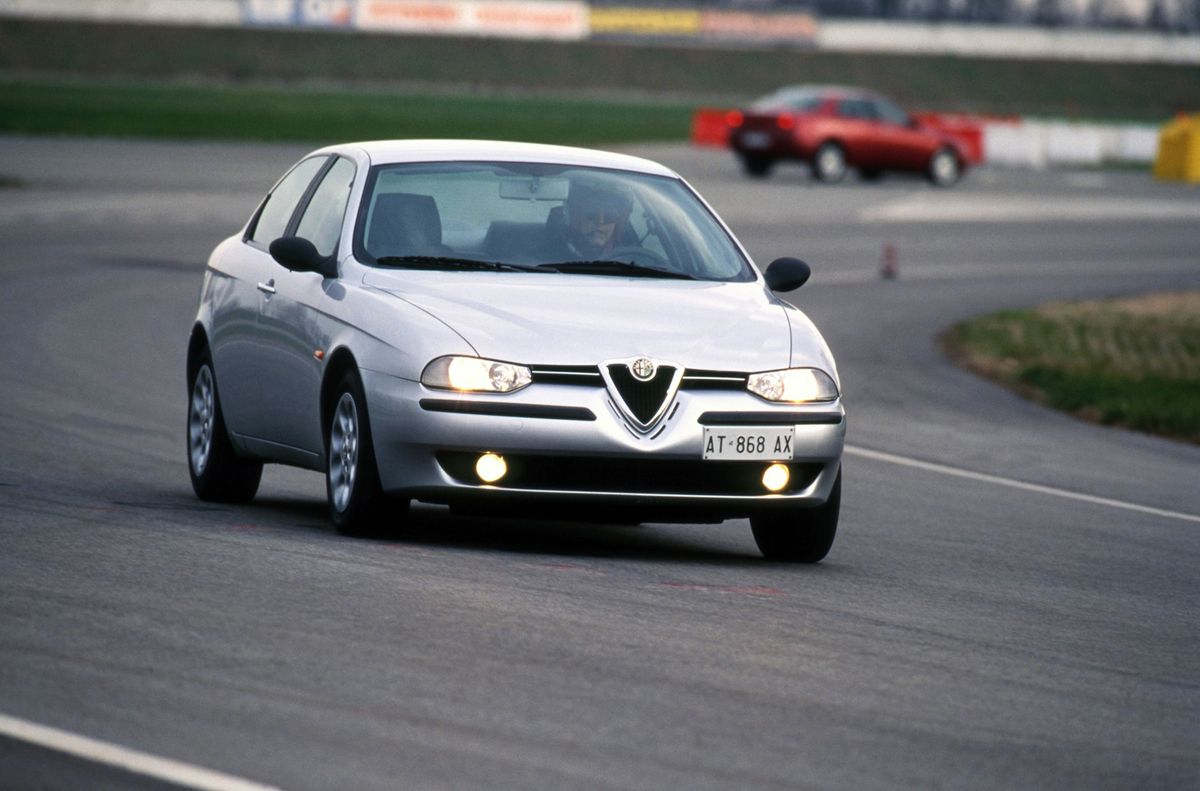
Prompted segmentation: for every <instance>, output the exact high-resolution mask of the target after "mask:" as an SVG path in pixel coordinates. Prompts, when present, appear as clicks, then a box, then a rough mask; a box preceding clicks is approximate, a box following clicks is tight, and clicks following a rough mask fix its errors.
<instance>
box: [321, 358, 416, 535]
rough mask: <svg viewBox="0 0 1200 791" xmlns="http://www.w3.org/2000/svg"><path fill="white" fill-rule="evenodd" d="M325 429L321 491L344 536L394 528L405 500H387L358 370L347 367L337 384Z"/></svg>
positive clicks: (380, 532) (405, 506)
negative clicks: (323, 476)
mask: <svg viewBox="0 0 1200 791" xmlns="http://www.w3.org/2000/svg"><path fill="white" fill-rule="evenodd" d="M326 426H327V428H326V432H325V447H326V453H325V461H326V463H325V493H326V495H327V496H328V498H329V515H330V519H331V520H332V521H333V524H334V527H336V528H337V531H338V532H339V533H341V534H342V535H348V536H361V537H379V536H382V535H386V534H388V533H390V532H393V531H395V530H398V529H399V527H400V526H401V524H402V523H403V521H404V517H405V515H406V512H407V510H408V503H407V502H396V501H393V500H390V499H389V498H388V497H387V496H386V495H385V494H384V493H383V487H382V486H381V485H380V482H379V467H378V466H377V465H376V462H375V445H374V443H373V442H372V440H371V422H370V418H369V417H368V415H367V399H366V397H365V396H364V394H363V387H362V380H361V379H360V378H359V376H358V373H357V372H355V371H353V370H351V371H347V372H346V373H345V374H344V375H343V376H342V379H341V381H340V382H339V383H338V386H337V387H336V388H335V390H334V393H333V397H332V400H331V402H330V404H329V411H328V413H327V424H326Z"/></svg>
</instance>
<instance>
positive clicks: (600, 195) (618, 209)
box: [567, 181, 630, 253]
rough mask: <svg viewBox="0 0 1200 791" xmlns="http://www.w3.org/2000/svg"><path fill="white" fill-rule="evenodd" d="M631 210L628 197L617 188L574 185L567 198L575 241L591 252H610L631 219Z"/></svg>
mask: <svg viewBox="0 0 1200 791" xmlns="http://www.w3.org/2000/svg"><path fill="white" fill-rule="evenodd" d="M629 207H630V200H629V198H628V196H626V195H624V194H623V193H622V192H621V191H620V190H618V189H616V188H614V187H611V186H608V185H604V184H595V183H590V182H581V181H575V182H572V184H571V193H570V195H569V196H568V198H567V211H568V222H569V224H570V227H571V236H572V240H573V241H574V242H576V243H577V244H579V245H580V246H582V247H585V248H586V250H587V252H589V253H596V252H605V251H608V250H611V249H612V248H613V246H614V245H615V243H616V240H617V236H618V234H619V232H620V230H621V228H622V227H623V226H624V224H625V220H626V219H627V218H628V217H629Z"/></svg>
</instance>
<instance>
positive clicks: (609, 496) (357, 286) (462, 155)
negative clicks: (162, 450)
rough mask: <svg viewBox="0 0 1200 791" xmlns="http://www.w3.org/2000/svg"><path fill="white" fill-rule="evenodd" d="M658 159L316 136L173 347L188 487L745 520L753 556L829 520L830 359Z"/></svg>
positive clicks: (783, 554) (335, 514) (837, 429)
mask: <svg viewBox="0 0 1200 791" xmlns="http://www.w3.org/2000/svg"><path fill="white" fill-rule="evenodd" d="M808 276H809V268H808V266H807V265H806V264H804V263H803V262H802V261H799V260H797V259H794V258H781V259H779V260H777V261H775V262H773V263H772V264H771V265H770V266H769V267H767V268H766V270H765V272H764V273H760V272H759V271H758V270H757V269H756V268H755V267H754V266H753V265H752V263H751V261H750V259H749V256H748V255H747V254H746V252H745V250H744V249H743V248H742V247H741V246H740V244H739V243H738V242H737V240H736V239H735V238H734V237H733V235H732V234H731V233H730V231H729V229H728V228H727V227H726V226H725V225H724V224H723V223H722V222H721V220H720V219H719V218H718V217H717V216H716V214H715V213H714V212H713V210H712V209H711V208H710V207H709V206H708V205H707V204H706V203H705V202H704V201H703V199H701V198H700V196H699V195H697V194H696V193H695V192H694V191H693V190H692V189H691V187H689V186H688V184H687V183H686V182H685V181H684V180H683V179H681V178H680V177H679V176H678V175H677V174H675V173H674V172H672V171H670V170H669V169H667V168H665V167H663V166H661V165H658V164H656V163H654V162H650V161H647V160H644V159H638V158H634V157H629V156H623V155H618V154H611V153H604V152H599V151H590V150H584V149H575V148H563V147H555V146H540V145H528V144H517V143H495V142H480V141H390V142H386V141H385V142H373V143H356V144H347V145H339V146H331V147H329V148H323V149H321V150H319V151H315V152H313V153H312V154H310V155H309V156H307V157H305V158H304V159H302V160H301V161H300V162H298V163H297V164H296V165H295V166H294V167H293V168H292V169H291V170H289V171H288V172H287V173H286V174H285V175H284V176H283V178H281V179H280V180H279V182H278V183H277V184H276V185H275V186H274V188H273V189H272V190H271V191H270V192H269V193H268V194H267V196H266V197H265V198H264V199H263V201H262V203H261V204H260V205H259V207H258V209H257V210H256V211H255V212H254V214H253V216H251V217H250V219H249V221H248V222H247V223H246V226H245V227H244V228H243V229H242V230H241V231H240V232H239V233H237V234H236V235H234V236H231V237H230V238H228V239H226V240H224V241H223V242H221V243H220V244H219V245H218V246H217V248H216V249H215V250H214V251H213V253H212V255H211V257H210V258H209V261H208V267H207V269H206V271H205V274H204V284H203V289H202V293H201V297H200V307H199V311H198V313H197V315H196V320H195V323H194V326H193V328H192V334H191V339H190V343H189V345H188V356H187V376H188V386H189V393H190V402H189V409H188V438H187V439H188V461H189V467H190V470H191V478H192V484H193V487H194V488H195V491H196V494H197V495H198V496H199V497H201V498H202V499H206V500H218V501H226V502H245V501H248V500H250V499H251V498H253V496H254V494H255V492H256V491H257V489H258V484H259V480H260V478H261V475H262V465H263V463H264V462H275V463H283V464H291V465H296V466H299V467H305V468H309V469H313V470H320V471H324V473H325V476H326V490H327V496H328V499H329V509H330V514H331V517H332V520H333V522H334V524H335V525H336V527H337V528H338V530H340V531H341V532H343V533H347V534H354V535H362V534H370V533H378V532H380V531H390V530H395V529H397V528H399V527H401V526H402V525H403V523H404V520H405V518H406V516H407V513H408V505H409V503H410V502H411V501H413V500H420V501H424V502H430V503H441V504H447V505H449V506H450V507H451V508H452V509H454V510H455V511H462V512H473V513H477V514H478V513H481V514H488V515H514V514H516V515H525V516H550V517H554V518H563V519H570V520H579V519H603V520H610V521H622V522H626V521H632V522H640V521H657V522H664V521H685V522H720V521H723V520H725V519H731V518H747V517H748V518H749V519H750V524H751V527H752V530H753V533H754V538H755V540H756V541H757V543H758V546H759V548H760V549H761V550H762V552H763V554H764V555H765V556H767V557H768V558H772V559H780V560H794V561H805V562H815V561H818V560H820V559H821V558H823V557H825V555H826V553H827V552H828V551H829V548H830V546H831V545H832V543H833V539H834V534H835V532H836V529H837V522H838V510H839V503H840V499H841V458H842V449H843V443H844V440H845V425H846V424H845V411H844V409H843V406H842V399H841V389H840V383H839V380H838V374H837V368H836V366H835V364H834V360H833V356H832V355H831V354H830V351H829V349H828V347H827V346H826V344H825V342H824V340H823V339H822V338H821V335H820V333H818V331H817V329H816V328H815V327H814V326H813V324H812V323H811V322H810V321H809V319H808V318H807V317H806V316H805V315H804V314H803V313H802V312H801V311H800V310H798V309H796V308H795V307H793V306H792V305H790V304H788V303H786V302H784V301H783V300H781V299H779V298H778V297H777V296H776V295H775V293H774V292H782V291H788V290H791V289H795V288H797V287H799V286H800V285H802V284H803V283H804V281H805V280H806V279H807V278H808Z"/></svg>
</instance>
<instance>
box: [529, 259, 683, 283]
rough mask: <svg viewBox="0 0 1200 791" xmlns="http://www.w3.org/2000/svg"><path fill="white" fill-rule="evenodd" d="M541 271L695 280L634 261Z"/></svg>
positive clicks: (559, 266) (565, 264)
mask: <svg viewBox="0 0 1200 791" xmlns="http://www.w3.org/2000/svg"><path fill="white" fill-rule="evenodd" d="M540 268H541V269H552V270H554V271H555V272H576V273H578V274H583V275H621V276H624V277H661V278H670V279H672V280H695V278H694V277H692V276H691V275H685V274H684V273H683V272H671V271H669V270H666V269H655V268H654V267H650V266H642V265H641V264H635V263H634V262H632V261H609V260H604V259H599V260H595V261H558V262H556V263H553V264H542V265H541V266H540Z"/></svg>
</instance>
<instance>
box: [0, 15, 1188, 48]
mask: <svg viewBox="0 0 1200 791" xmlns="http://www.w3.org/2000/svg"><path fill="white" fill-rule="evenodd" d="M1195 2H1200V0H1195ZM813 7H816V6H813ZM0 16H15V17H32V18H42V19H72V20H94V21H106V22H137V23H148V24H174V25H210V26H226V27H235V26H269V27H305V28H334V29H338V28H341V29H347V30H367V31H373V32H392V33H404V34H429V35H451V36H492V37H502V38H529V39H547V40H560V41H579V40H584V39H593V40H618V41H643V42H663V43H676V44H688V45H711V46H722V45H726V46H729V45H734V46H764V45H765V46H790V47H799V48H813V49H817V50H824V51H849V52H853V51H871V52H901V53H912V54H930V55H932V54H954V55H967V56H981V57H999V58H1005V59H1012V58H1044V59H1063V60H1095V61H1142V62H1166V63H1196V64H1200V35H1182V34H1165V33H1155V32H1148V31H1120V32H1118V31H1102V30H1087V29H1078V28H1076V29H1070V28H1055V29H1047V28H1039V27H1014V26H1004V25H978V24H966V23H960V22H945V23H943V22H937V23H929V22H912V21H901V20H887V21H881V20H868V19H863V20H849V19H828V18H819V17H818V15H817V14H816V13H815V12H814V11H811V10H808V9H806V8H805V7H803V6H799V7H798V6H789V5H777V6H772V5H756V6H754V7H753V8H750V7H746V6H739V5H736V4H735V0H720V2H718V3H714V2H703V3H702V2H699V0H696V1H695V2H693V3H691V4H675V5H670V6H667V5H663V6H647V5H644V4H640V3H638V2H637V0H627V2H624V3H622V0H599V2H591V3H589V2H585V1H584V0H0Z"/></svg>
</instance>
